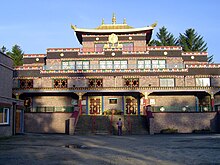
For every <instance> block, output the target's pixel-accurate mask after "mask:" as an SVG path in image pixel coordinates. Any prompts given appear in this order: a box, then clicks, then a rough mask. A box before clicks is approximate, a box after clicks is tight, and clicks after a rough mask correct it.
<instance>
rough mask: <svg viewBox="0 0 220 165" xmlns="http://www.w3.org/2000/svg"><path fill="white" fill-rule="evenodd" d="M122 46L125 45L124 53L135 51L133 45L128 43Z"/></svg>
mask: <svg viewBox="0 0 220 165" xmlns="http://www.w3.org/2000/svg"><path fill="white" fill-rule="evenodd" d="M122 45H123V51H130V52H132V51H133V48H134V46H133V43H131V42H126V43H122Z"/></svg>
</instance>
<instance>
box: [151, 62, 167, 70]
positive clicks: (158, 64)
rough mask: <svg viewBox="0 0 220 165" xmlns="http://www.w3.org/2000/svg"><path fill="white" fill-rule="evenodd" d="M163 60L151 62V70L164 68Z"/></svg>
mask: <svg viewBox="0 0 220 165" xmlns="http://www.w3.org/2000/svg"><path fill="white" fill-rule="evenodd" d="M165 65H166V62H165V60H152V68H153V69H154V68H165Z"/></svg>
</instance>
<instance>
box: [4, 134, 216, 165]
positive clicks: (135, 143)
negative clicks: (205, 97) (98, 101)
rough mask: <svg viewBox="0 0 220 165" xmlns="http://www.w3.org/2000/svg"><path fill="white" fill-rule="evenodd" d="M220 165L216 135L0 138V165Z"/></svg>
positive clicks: (58, 135)
mask: <svg viewBox="0 0 220 165" xmlns="http://www.w3.org/2000/svg"><path fill="white" fill-rule="evenodd" d="M17 164H18V165H26V164H28V165H29V164H31V165H38V164H40V165H44V164H47V165H50V164H53V165H54V164H57V165H58V164H67V165H69V164H71V165H74V164H76V165H81V164H82V165H87V164H88V165H116V164H118V165H136V164H137V165H148V164H149V165H154V164H167V165H173V164H189V165H193V164H220V135H219V134H206V135H194V134H186V135H183V134H180V135H179V134H177V135H132V136H110V135H88V136H87V135H86V136H70V135H60V134H25V135H17V136H13V137H10V138H1V139H0V165H17Z"/></svg>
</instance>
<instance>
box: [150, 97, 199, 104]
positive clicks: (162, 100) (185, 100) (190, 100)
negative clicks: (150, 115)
mask: <svg viewBox="0 0 220 165" xmlns="http://www.w3.org/2000/svg"><path fill="white" fill-rule="evenodd" d="M148 98H149V99H155V104H154V105H152V106H186V105H187V106H195V96H149V97H148Z"/></svg>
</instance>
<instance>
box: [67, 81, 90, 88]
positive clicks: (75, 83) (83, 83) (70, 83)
mask: <svg viewBox="0 0 220 165" xmlns="http://www.w3.org/2000/svg"><path fill="white" fill-rule="evenodd" d="M67 84H68V88H72V87H73V86H75V87H88V79H68V83H67Z"/></svg>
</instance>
